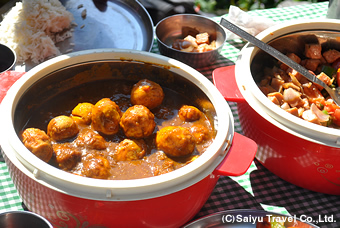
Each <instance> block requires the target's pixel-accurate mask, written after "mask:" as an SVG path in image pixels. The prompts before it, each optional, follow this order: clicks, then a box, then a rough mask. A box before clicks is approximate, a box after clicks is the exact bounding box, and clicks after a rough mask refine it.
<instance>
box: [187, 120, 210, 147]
mask: <svg viewBox="0 0 340 228" xmlns="http://www.w3.org/2000/svg"><path fill="white" fill-rule="evenodd" d="M190 132H191V134H192V136H194V138H195V142H196V144H201V143H204V142H206V141H207V140H209V139H210V138H211V133H210V131H209V129H208V128H207V127H205V126H203V125H202V124H194V125H192V126H191V127H190Z"/></svg>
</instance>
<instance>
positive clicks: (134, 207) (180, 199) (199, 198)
mask: <svg viewBox="0 0 340 228" xmlns="http://www.w3.org/2000/svg"><path fill="white" fill-rule="evenodd" d="M101 71H102V72H101ZM103 72H104V73H105V74H104V73H103ZM112 77H116V78H117V79H122V78H125V79H128V78H129V79H131V78H132V79H134V80H138V78H152V80H155V81H156V82H158V83H160V84H161V85H163V86H167V87H171V88H172V89H177V91H178V92H180V93H183V94H187V95H190V97H191V98H192V99H193V100H197V103H198V104H199V106H200V108H201V109H202V110H204V112H205V113H206V115H207V116H210V117H211V121H212V123H213V125H214V127H215V130H216V136H215V140H214V141H213V143H212V144H211V145H210V146H209V148H208V149H207V150H206V151H205V152H204V153H203V154H202V155H201V156H200V157H199V158H197V159H196V160H195V161H193V162H191V163H190V164H188V165H186V166H184V167H182V168H180V169H178V170H175V171H173V172H170V173H167V174H163V175H160V176H155V177H150V178H143V179H136V180H100V179H92V178H86V177H81V176H78V175H73V174H70V173H67V172H64V171H62V170H59V169H57V168H55V167H52V166H51V165H49V164H47V163H45V162H43V161H41V160H40V159H38V158H37V157H35V156H34V155H33V154H32V153H31V152H30V151H28V150H27V149H26V148H25V146H24V145H23V144H22V143H21V141H20V139H19V137H18V131H19V129H20V128H21V127H22V126H23V125H24V123H25V121H27V116H28V115H27V114H28V112H30V111H32V108H33V109H34V107H35V105H36V104H37V103H39V102H44V101H46V100H48V97H49V96H53V95H55V94H57V93H59V92H60V91H61V90H62V91H63V90H68V89H72V88H73V87H74V86H77V85H81V84H83V83H90V82H91V81H95V80H105V79H107V78H112ZM79 95H80V96H81V94H79ZM55 105H58V104H55ZM0 113H1V118H0V121H1V126H2V127H1V139H0V140H1V141H0V142H1V147H2V154H3V156H4V158H5V161H6V163H7V165H8V168H9V171H10V174H11V177H12V179H13V182H14V184H15V186H16V189H17V190H18V193H19V195H20V197H21V198H22V200H23V202H24V204H25V205H26V206H27V208H28V209H29V210H31V211H33V212H35V213H38V214H40V215H42V216H44V217H46V218H47V219H48V220H49V221H50V222H51V223H52V224H53V225H54V227H180V226H181V225H183V224H185V223H186V222H188V221H189V220H190V219H191V218H192V217H193V216H194V215H195V214H196V213H197V212H198V211H199V210H200V209H201V207H202V206H203V204H204V203H205V202H206V200H207V199H208V197H209V195H210V194H211V192H212V190H213V189H214V187H215V184H216V182H217V181H218V178H219V176H220V175H226V176H229V175H230V176H238V175H242V174H243V173H245V172H246V170H247V169H248V167H249V166H250V164H251V162H252V160H253V158H254V156H255V153H256V149H257V145H256V144H255V143H254V142H253V141H252V140H250V139H248V138H246V137H244V136H242V135H240V134H237V133H235V132H234V122H233V118H232V114H231V110H230V108H229V106H228V104H227V102H226V101H225V100H224V98H223V97H222V96H221V94H220V93H219V91H218V90H217V89H216V87H215V86H214V85H213V84H212V83H211V82H210V81H209V80H208V79H207V78H205V77H204V76H203V75H202V74H200V73H199V72H198V71H196V70H194V69H193V68H191V67H189V66H187V65H185V64H183V63H180V62H178V61H176V60H173V59H169V58H167V57H163V56H160V55H156V54H152V53H147V52H141V51H132V50H118V49H100V50H91V51H83V52H77V53H72V54H70V55H63V56H59V57H56V58H54V59H51V60H49V61H46V62H44V63H42V64H40V65H38V66H37V67H35V68H33V69H32V70H30V71H29V72H27V73H26V74H25V75H24V76H22V77H21V78H20V79H19V80H18V81H17V82H16V83H14V85H13V86H12V87H11V88H10V90H9V91H8V93H7V95H6V96H5V98H4V100H3V101H2V104H1V112H0Z"/></svg>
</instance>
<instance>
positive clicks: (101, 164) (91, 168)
mask: <svg viewBox="0 0 340 228" xmlns="http://www.w3.org/2000/svg"><path fill="white" fill-rule="evenodd" d="M110 169H111V166H110V163H109V161H108V160H107V159H106V158H104V157H102V156H95V157H92V158H90V159H88V160H86V161H85V162H84V166H83V169H82V172H81V173H82V175H84V176H86V177H91V178H97V179H107V178H108V177H109V176H110Z"/></svg>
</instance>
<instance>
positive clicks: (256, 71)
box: [250, 29, 340, 83]
mask: <svg viewBox="0 0 340 228" xmlns="http://www.w3.org/2000/svg"><path fill="white" fill-rule="evenodd" d="M339 36H340V33H339V31H336V30H334V31H332V30H322V29H315V30H306V31H303V30H302V31H298V32H291V33H287V34H284V35H281V36H279V37H276V38H274V39H272V40H270V41H268V42H267V43H268V44H269V45H270V46H272V47H274V48H275V49H277V50H278V51H280V52H281V53H283V54H285V55H286V54H288V53H294V54H296V55H297V56H299V57H300V58H302V59H303V58H304V50H305V44H310V43H319V44H321V47H322V51H323V52H324V51H327V50H329V49H336V50H340V42H339V39H338V38H339ZM277 61H278V60H276V59H275V58H274V57H272V56H271V55H269V54H268V53H266V52H264V51H263V50H258V51H257V53H256V54H255V55H254V59H253V60H252V62H251V66H250V68H251V72H252V76H253V78H254V80H255V82H256V83H258V82H260V81H261V80H262V79H263V77H264V76H265V75H264V70H263V69H264V68H265V67H269V68H271V67H273V66H274V65H275V64H276V62H277Z"/></svg>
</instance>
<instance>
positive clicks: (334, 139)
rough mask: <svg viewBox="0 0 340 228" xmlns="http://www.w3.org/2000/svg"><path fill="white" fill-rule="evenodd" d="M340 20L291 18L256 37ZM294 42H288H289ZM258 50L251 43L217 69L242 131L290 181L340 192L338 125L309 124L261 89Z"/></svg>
mask: <svg viewBox="0 0 340 228" xmlns="http://www.w3.org/2000/svg"><path fill="white" fill-rule="evenodd" d="M339 25H340V24H339V21H338V20H321V21H320V20H318V21H305V22H303V21H302V22H301V21H300V22H291V23H288V24H287V23H286V24H283V25H279V26H274V27H272V28H270V29H267V30H265V31H264V32H262V33H261V34H259V35H258V37H257V38H259V39H260V40H262V41H263V42H270V41H273V40H275V38H278V37H282V36H285V35H287V34H292V33H294V32H296V33H297V32H300V31H301V28H303V29H304V31H311V33H313V30H318V31H320V30H322V31H324V30H325V31H332V30H334V28H337V27H339ZM336 32H337V34H340V33H339V31H336ZM293 45H294V43H292V42H290V43H289V45H288V43H287V45H286V47H287V46H293ZM259 53H260V51H259V49H258V48H256V47H254V46H252V45H250V44H247V45H245V47H244V48H243V49H242V51H241V55H240V58H239V60H238V61H237V62H236V67H234V66H231V67H225V68H220V69H217V70H215V71H214V72H213V79H214V83H215V85H216V87H217V88H218V89H219V91H220V92H221V93H222V95H223V96H224V97H225V99H226V100H228V101H233V102H237V108H238V114H239V119H240V124H241V127H242V130H243V133H244V135H245V136H247V137H249V138H251V139H253V140H254V141H255V142H256V143H257V145H258V152H257V154H256V158H257V159H258V160H259V161H260V163H262V164H263V166H265V167H266V168H267V169H268V170H269V171H271V172H273V173H274V174H276V175H277V176H279V177H280V178H282V179H284V180H286V181H288V182H290V183H292V184H295V185H297V186H300V187H302V188H306V189H309V190H312V191H316V192H321V193H327V194H334V195H340V130H339V129H331V128H327V127H324V126H321V125H317V124H313V123H309V122H307V121H305V120H303V119H300V118H298V117H295V116H293V115H291V114H289V113H288V112H286V111H284V110H283V109H281V108H280V107H278V106H276V105H275V104H274V103H272V102H271V101H270V100H269V99H268V98H267V97H266V96H265V95H264V94H263V93H262V92H261V91H260V89H259V88H258V86H257V80H258V79H257V77H256V76H257V74H256V73H254V72H255V70H254V69H253V68H252V66H253V65H252V63H253V61H254V59H255V58H256V57H257V56H258V55H259ZM260 60H261V59H260ZM258 62H261V61H258ZM265 62H267V61H262V64H263V63H265ZM258 69H261V68H258ZM262 70H263V69H262Z"/></svg>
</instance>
